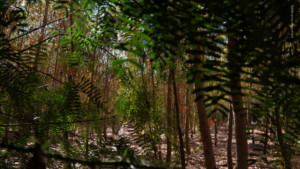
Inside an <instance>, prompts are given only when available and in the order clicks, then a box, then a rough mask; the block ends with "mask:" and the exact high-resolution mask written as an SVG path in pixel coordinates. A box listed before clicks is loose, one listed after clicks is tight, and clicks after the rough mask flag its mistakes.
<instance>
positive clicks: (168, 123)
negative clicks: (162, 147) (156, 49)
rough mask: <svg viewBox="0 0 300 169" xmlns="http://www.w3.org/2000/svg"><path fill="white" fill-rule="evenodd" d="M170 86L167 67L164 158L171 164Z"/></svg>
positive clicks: (170, 79)
mask: <svg viewBox="0 0 300 169" xmlns="http://www.w3.org/2000/svg"><path fill="white" fill-rule="evenodd" d="M171 86H172V76H171V67H170V66H169V77H168V92H167V134H166V140H167V157H166V163H169V162H171V154H172V145H171V141H170V139H171V104H172V103H171V102H172V98H171V94H172V93H171V92H172V91H171V90H172V88H171Z"/></svg>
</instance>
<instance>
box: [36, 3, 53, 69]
mask: <svg viewBox="0 0 300 169" xmlns="http://www.w3.org/2000/svg"><path fill="white" fill-rule="evenodd" d="M48 6H49V2H48V1H46V6H45V14H44V19H43V27H42V30H41V36H40V38H39V44H40V43H42V41H43V40H44V35H45V26H44V25H46V23H47V19H48ZM40 51H41V45H38V47H37V51H36V56H35V60H34V67H35V68H36V69H38V63H39V59H40Z"/></svg>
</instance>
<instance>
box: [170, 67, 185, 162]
mask: <svg viewBox="0 0 300 169" xmlns="http://www.w3.org/2000/svg"><path fill="white" fill-rule="evenodd" d="M171 75H172V80H173V90H174V103H175V109H176V123H177V124H176V125H177V130H178V135H179V143H180V157H181V166H182V168H185V157H184V145H183V139H182V134H181V128H180V123H179V106H178V98H177V89H176V81H175V72H174V69H172V68H171Z"/></svg>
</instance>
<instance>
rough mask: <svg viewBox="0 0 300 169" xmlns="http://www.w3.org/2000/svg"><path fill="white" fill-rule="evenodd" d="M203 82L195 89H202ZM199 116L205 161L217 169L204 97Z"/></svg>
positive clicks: (197, 66) (200, 102) (209, 168)
mask: <svg viewBox="0 0 300 169" xmlns="http://www.w3.org/2000/svg"><path fill="white" fill-rule="evenodd" d="M196 58H197V59H200V60H203V58H202V57H201V56H196ZM195 69H201V65H200V64H195ZM197 79H201V76H198V77H197ZM202 88H203V82H197V83H195V89H202ZM200 96H203V91H200V92H198V93H196V98H197V97H200ZM197 114H198V120H199V128H200V134H201V140H202V144H203V151H204V152H203V153H204V159H205V166H206V168H207V169H215V168H216V161H215V156H214V152H213V145H212V141H211V135H210V129H209V124H208V119H207V113H206V109H205V108H204V105H203V97H202V98H201V99H199V100H198V101H197Z"/></svg>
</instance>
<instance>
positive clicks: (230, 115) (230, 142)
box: [227, 103, 233, 169]
mask: <svg viewBox="0 0 300 169" xmlns="http://www.w3.org/2000/svg"><path fill="white" fill-rule="evenodd" d="M232 119H233V108H232V103H230V112H229V121H228V139H227V165H228V169H233V166H232V155H231V144H232Z"/></svg>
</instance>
